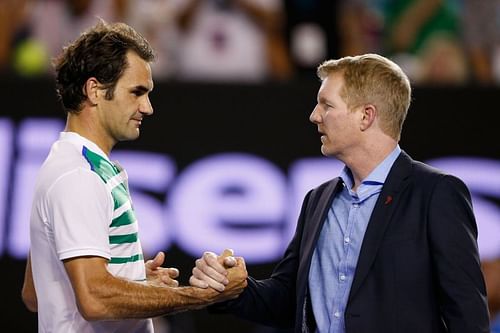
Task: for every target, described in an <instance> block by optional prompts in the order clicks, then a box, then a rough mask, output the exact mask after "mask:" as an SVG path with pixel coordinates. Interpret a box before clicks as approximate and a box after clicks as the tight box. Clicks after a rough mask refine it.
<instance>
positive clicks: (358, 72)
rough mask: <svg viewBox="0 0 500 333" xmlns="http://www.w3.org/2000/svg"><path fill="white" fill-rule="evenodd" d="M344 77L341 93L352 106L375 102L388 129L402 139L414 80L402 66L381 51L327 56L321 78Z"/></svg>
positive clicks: (319, 73)
mask: <svg viewBox="0 0 500 333" xmlns="http://www.w3.org/2000/svg"><path fill="white" fill-rule="evenodd" d="M333 73H340V74H342V75H343V77H344V87H343V88H342V91H341V94H340V95H341V97H342V99H343V100H344V102H345V103H346V104H347V106H348V107H349V108H350V109H353V108H355V107H358V106H361V105H364V104H373V105H374V106H375V107H376V108H377V111H378V115H379V117H380V118H379V119H380V126H381V128H382V130H383V131H384V133H386V134H387V135H389V136H391V137H392V138H394V139H395V140H397V141H399V139H400V137H401V130H402V128H403V122H404V120H405V118H406V114H407V113H408V108H409V107H410V102H411V86H410V81H409V80H408V77H407V76H406V74H405V73H404V72H403V71H402V70H401V68H400V67H399V66H398V65H397V64H395V63H394V62H392V61H391V60H389V59H387V58H385V57H382V56H380V55H378V54H363V55H359V56H354V57H344V58H340V59H336V60H327V61H325V62H323V63H322V64H321V65H319V66H318V70H317V75H318V77H319V78H320V79H321V80H324V79H326V78H327V77H328V76H329V75H330V74H333Z"/></svg>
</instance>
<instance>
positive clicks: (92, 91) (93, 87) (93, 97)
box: [83, 77, 100, 106]
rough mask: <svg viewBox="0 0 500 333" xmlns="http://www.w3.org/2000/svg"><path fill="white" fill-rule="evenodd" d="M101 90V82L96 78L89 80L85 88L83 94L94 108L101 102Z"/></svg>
mask: <svg viewBox="0 0 500 333" xmlns="http://www.w3.org/2000/svg"><path fill="white" fill-rule="evenodd" d="M99 90H100V89H99V81H97V79H96V78H95V77H91V78H89V79H88V80H87V81H86V82H85V85H84V86H83V94H84V95H85V96H87V98H88V101H89V102H90V103H91V104H92V105H93V106H95V105H97V102H98V101H99Z"/></svg>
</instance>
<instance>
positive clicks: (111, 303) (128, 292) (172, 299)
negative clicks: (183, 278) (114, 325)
mask: <svg viewBox="0 0 500 333" xmlns="http://www.w3.org/2000/svg"><path fill="white" fill-rule="evenodd" d="M90 285H92V286H93V287H92V288H89V289H90V290H89V291H88V293H86V296H82V297H77V299H78V300H79V304H78V306H79V309H80V312H82V315H83V316H84V317H85V318H86V319H87V320H114V319H125V318H149V317H155V316H159V315H164V314H172V313H175V312H180V311H185V310H192V309H198V308H201V307H204V306H207V305H209V304H212V303H213V302H214V301H215V299H217V296H218V295H219V293H218V292H216V291H214V290H213V289H199V288H194V287H176V288H173V287H158V286H153V285H150V284H142V283H137V282H133V281H127V280H123V279H120V278H115V277H113V276H109V277H107V278H106V281H99V282H97V281H95V283H91V284H90Z"/></svg>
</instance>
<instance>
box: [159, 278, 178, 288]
mask: <svg viewBox="0 0 500 333" xmlns="http://www.w3.org/2000/svg"><path fill="white" fill-rule="evenodd" d="M161 280H162V282H163V283H164V284H166V285H167V286H169V287H178V286H179V281H177V280H174V279H172V278H171V277H169V276H167V275H163V276H162V277H161Z"/></svg>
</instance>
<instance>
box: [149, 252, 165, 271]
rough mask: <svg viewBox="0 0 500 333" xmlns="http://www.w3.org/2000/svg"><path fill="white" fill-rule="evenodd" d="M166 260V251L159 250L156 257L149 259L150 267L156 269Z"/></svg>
mask: <svg viewBox="0 0 500 333" xmlns="http://www.w3.org/2000/svg"><path fill="white" fill-rule="evenodd" d="M164 261H165V253H163V252H161V251H160V252H158V253H157V254H156V257H154V259H153V260H152V261H148V262H151V264H150V266H149V267H150V268H151V269H152V270H155V269H156V268H158V267H160V266H161V265H163V262H164Z"/></svg>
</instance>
